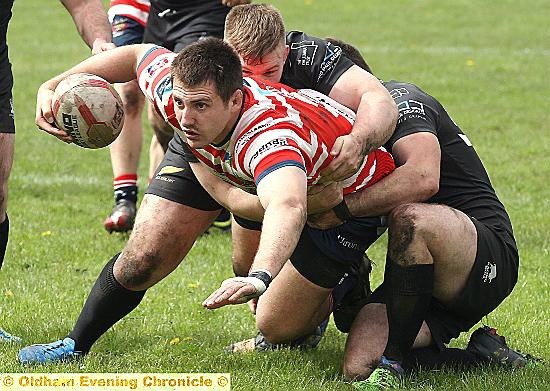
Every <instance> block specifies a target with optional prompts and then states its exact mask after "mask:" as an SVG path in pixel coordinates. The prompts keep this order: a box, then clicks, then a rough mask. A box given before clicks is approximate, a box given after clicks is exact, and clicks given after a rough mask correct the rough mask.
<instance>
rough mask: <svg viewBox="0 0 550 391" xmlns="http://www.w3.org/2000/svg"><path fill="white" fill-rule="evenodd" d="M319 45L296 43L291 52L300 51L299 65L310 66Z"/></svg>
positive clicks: (311, 42)
mask: <svg viewBox="0 0 550 391" xmlns="http://www.w3.org/2000/svg"><path fill="white" fill-rule="evenodd" d="M317 47H318V46H317V45H316V44H315V42H313V41H301V42H295V43H292V44H291V45H290V50H298V55H297V56H296V62H297V63H298V65H302V66H310V65H311V64H312V63H313V59H314V58H315V53H316V52H317Z"/></svg>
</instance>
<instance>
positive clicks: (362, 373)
mask: <svg viewBox="0 0 550 391" xmlns="http://www.w3.org/2000/svg"><path fill="white" fill-rule="evenodd" d="M375 367H376V363H375V362H374V361H373V362H370V363H369V362H367V361H366V360H365V359H364V358H363V357H346V358H345V359H344V363H343V365H342V373H343V374H344V379H346V380H347V381H356V380H364V379H366V378H367V377H369V375H370V374H371V372H372V371H373V368H375Z"/></svg>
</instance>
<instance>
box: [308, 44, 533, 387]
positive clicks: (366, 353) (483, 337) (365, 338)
mask: <svg viewBox="0 0 550 391" xmlns="http://www.w3.org/2000/svg"><path fill="white" fill-rule="evenodd" d="M328 40H329V41H331V42H333V43H334V44H336V45H338V46H340V47H341V48H342V49H343V51H344V52H345V53H346V55H347V56H348V57H349V58H350V59H352V60H353V61H354V63H355V64H357V65H359V66H361V67H362V68H363V69H366V70H368V71H369V72H371V70H370V67H369V66H368V65H367V64H366V62H365V60H364V59H363V58H362V57H361V55H360V53H359V52H358V51H357V49H355V48H354V47H353V46H351V45H347V44H345V43H343V42H341V41H335V40H331V39H328ZM383 84H384V86H385V87H386V88H387V89H388V91H390V93H391V94H392V96H393V97H394V100H395V102H396V104H397V106H398V108H399V112H400V117H399V120H398V124H397V127H396V130H395V132H394V134H393V135H392V136H391V138H390V140H389V141H388V143H386V144H385V146H386V148H388V150H389V151H391V152H392V153H393V155H394V158H395V159H396V164H397V166H398V167H397V169H396V170H395V171H394V172H393V173H391V174H390V175H389V176H388V177H386V178H385V179H383V180H382V181H380V182H378V183H376V184H375V185H373V186H372V187H369V188H368V189H365V191H364V192H361V193H360V194H359V193H357V194H350V195H346V196H345V203H346V204H347V207H348V210H349V212H350V215H353V216H376V215H379V214H388V234H389V240H388V255H387V258H386V272H385V276H384V277H385V278H384V282H383V284H382V285H381V286H380V287H379V288H378V289H376V290H375V292H374V293H373V296H372V297H371V298H370V299H369V300H368V303H369V304H367V305H366V306H365V307H364V308H363V309H362V310H361V312H360V314H359V315H358V316H357V320H356V321H355V323H354V324H353V327H352V329H351V332H350V334H349V336H348V340H347V342H346V351H345V356H344V374H345V376H346V377H347V378H348V379H350V380H354V381H355V382H354V386H355V387H356V388H357V389H360V390H362V389H364V390H367V389H373V388H375V389H380V388H385V387H395V386H398V385H399V381H400V378H401V376H402V374H403V367H405V368H406V369H409V368H411V366H412V367H415V366H416V367H417V366H419V365H420V366H421V367H423V368H425V369H426V368H440V367H442V366H447V367H449V366H460V367H464V366H470V365H479V364H482V363H494V364H501V365H502V364H504V365H506V366H510V367H521V366H525V365H527V364H531V363H535V360H534V359H533V358H532V357H529V356H527V355H524V354H521V353H520V352H518V351H515V350H513V349H511V348H510V347H509V346H508V345H507V344H506V341H505V339H504V338H503V337H502V336H499V335H498V334H497V333H496V330H495V329H494V328H491V327H488V326H483V327H481V328H478V329H477V330H476V331H474V332H473V333H472V335H471V338H470V341H469V343H468V345H467V348H466V350H462V349H456V348H447V347H446V344H447V343H448V342H449V341H450V340H451V339H452V338H456V337H458V335H459V334H460V333H461V332H466V331H468V330H470V329H471V328H472V327H473V326H474V325H475V324H476V323H478V322H479V321H480V320H481V319H482V317H484V316H486V315H487V314H489V313H490V312H491V311H493V310H494V309H495V308H496V307H497V306H498V305H499V304H500V303H501V302H502V301H503V300H504V299H505V298H506V297H507V296H508V295H509V294H510V293H511V291H512V289H513V288H514V285H515V283H516V281H517V273H518V267H519V256H518V251H517V247H516V243H515V239H514V235H513V230H512V224H511V222H510V218H509V216H508V214H507V213H506V210H505V208H504V206H503V205H502V203H501V202H500V200H499V199H498V197H497V195H496V193H495V191H494V189H493V187H492V185H491V182H490V180H489V177H488V175H487V172H486V170H485V168H484V166H483V164H482V163H481V161H480V159H479V157H478V155H477V153H476V152H475V149H474V147H473V145H472V143H471V142H470V140H469V139H468V137H467V136H466V135H465V134H464V133H463V132H462V130H461V129H460V128H459V127H458V126H457V125H456V124H455V123H454V121H453V120H452V119H451V117H450V116H449V114H448V113H447V112H446V110H445V109H444V108H443V106H442V105H441V104H440V103H439V102H438V101H437V100H436V99H435V98H433V97H432V96H430V95H428V94H426V93H425V92H423V91H422V90H420V89H419V88H418V87H417V86H415V85H413V84H410V83H401V82H397V81H393V80H392V81H388V82H384V83H383ZM411 189H414V190H411ZM312 220H315V221H312ZM322 220H324V224H322V223H321V221H322ZM313 222H316V223H317V224H316V226H317V227H324V228H327V227H329V226H331V225H333V224H339V223H340V219H339V218H338V217H337V216H335V215H334V213H333V212H331V211H328V212H327V213H326V214H325V216H323V217H321V216H320V215H317V216H316V218H315V219H311V220H310V223H313ZM412 347H414V348H415V350H414V351H411V348H412ZM369 375H370V376H369ZM363 379H366V380H363Z"/></svg>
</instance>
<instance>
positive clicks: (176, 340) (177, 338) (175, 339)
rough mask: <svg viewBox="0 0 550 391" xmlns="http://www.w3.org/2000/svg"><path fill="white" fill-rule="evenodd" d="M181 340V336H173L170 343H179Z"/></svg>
mask: <svg viewBox="0 0 550 391" xmlns="http://www.w3.org/2000/svg"><path fill="white" fill-rule="evenodd" d="M180 342H181V340H180V339H179V337H175V338H172V339H171V340H170V345H177V344H179V343H180Z"/></svg>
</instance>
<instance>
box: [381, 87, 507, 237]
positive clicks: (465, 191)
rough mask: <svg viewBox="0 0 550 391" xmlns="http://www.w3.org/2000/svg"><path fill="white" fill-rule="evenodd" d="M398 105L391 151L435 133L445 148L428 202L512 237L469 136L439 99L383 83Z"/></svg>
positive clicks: (408, 88)
mask: <svg viewBox="0 0 550 391" xmlns="http://www.w3.org/2000/svg"><path fill="white" fill-rule="evenodd" d="M383 84H384V86H385V87H386V89H387V90H388V91H389V92H390V94H391V96H392V97H393V99H394V100H395V103H396V104H397V108H398V109H399V119H398V121H397V126H396V129H395V132H394V134H393V135H392V136H391V138H390V139H389V141H388V142H387V143H386V145H385V146H386V148H387V149H388V150H389V151H390V152H391V150H392V147H393V145H394V143H395V142H396V141H397V140H399V139H400V138H402V137H404V136H407V135H410V134H413V133H418V132H430V133H433V134H434V135H435V136H436V137H437V139H438V141H439V145H440V148H441V167H440V170H441V173H440V179H439V191H438V192H437V193H436V194H435V195H434V196H432V197H431V198H430V199H429V200H427V201H426V202H428V203H438V204H445V205H448V206H450V207H452V208H455V209H458V210H460V211H462V212H464V213H465V214H467V215H469V216H471V217H474V218H476V219H477V220H479V221H481V222H483V223H485V224H487V225H489V226H491V227H493V228H494V229H496V230H497V231H505V232H507V233H508V234H509V235H510V240H507V241H508V242H509V243H510V244H511V245H513V246H514V247H515V243H514V240H513V232H512V224H511V222H510V218H509V217H508V214H507V213H506V210H505V208H504V206H503V205H502V203H501V202H500V200H499V199H498V197H497V195H496V193H495V190H494V189H493V186H492V185H491V181H490V180H489V176H488V174H487V171H486V170H485V168H484V166H483V163H482V162H481V160H480V158H479V156H478V155H477V153H476V151H475V149H474V147H473V146H472V144H471V142H470V140H469V139H468V137H467V136H466V135H465V134H464V133H463V132H462V130H460V128H459V127H458V126H457V125H456V124H455V123H454V121H453V120H452V119H451V117H450V116H449V114H447V112H446V110H445V108H443V106H442V105H441V103H439V102H438V101H437V100H436V99H435V98H433V97H432V96H430V95H428V94H426V93H425V92H424V91H422V90H421V89H420V88H418V87H417V86H415V85H413V84H409V83H401V82H397V81H394V80H392V81H388V82H384V83H383Z"/></svg>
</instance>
